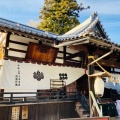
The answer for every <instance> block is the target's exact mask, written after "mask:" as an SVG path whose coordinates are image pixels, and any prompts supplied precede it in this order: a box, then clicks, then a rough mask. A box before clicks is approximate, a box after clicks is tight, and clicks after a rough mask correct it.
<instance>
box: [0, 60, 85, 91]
mask: <svg viewBox="0 0 120 120" xmlns="http://www.w3.org/2000/svg"><path fill="white" fill-rule="evenodd" d="M38 71H39V72H40V74H41V73H42V76H43V77H42V78H41V80H40V81H38V80H37V79H35V78H34V74H36V73H37V72H38ZM59 73H66V74H67V77H68V79H67V80H65V81H66V85H67V84H70V83H72V82H74V81H75V80H77V79H78V78H79V77H81V76H82V75H84V69H82V68H74V67H64V66H49V65H43V64H32V63H24V62H23V63H19V62H15V61H11V60H4V62H3V68H2V72H1V74H2V75H1V76H2V77H1V82H0V83H1V85H0V88H1V89H4V91H5V92H36V91H37V89H39V90H40V89H50V79H59Z"/></svg>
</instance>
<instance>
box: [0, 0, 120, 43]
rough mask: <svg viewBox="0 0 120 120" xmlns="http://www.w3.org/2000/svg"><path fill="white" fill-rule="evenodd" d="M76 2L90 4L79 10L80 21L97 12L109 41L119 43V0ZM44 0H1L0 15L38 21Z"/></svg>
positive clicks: (78, 0) (21, 20)
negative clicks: (88, 7) (87, 8)
mask: <svg viewBox="0 0 120 120" xmlns="http://www.w3.org/2000/svg"><path fill="white" fill-rule="evenodd" d="M77 2H78V4H79V3H83V6H85V7H86V6H88V5H89V6H90V7H91V8H90V9H89V10H85V11H82V12H80V18H79V20H80V22H83V21H84V20H85V19H87V18H88V17H89V16H90V15H91V14H92V13H93V12H97V13H98V15H99V20H100V21H101V23H102V25H103V28H104V29H105V32H106V33H107V35H108V36H109V38H110V39H111V41H113V42H115V43H118V44H120V7H119V6H120V0H77ZM43 5H44V0H1V1H0V17H1V18H5V19H8V20H12V21H15V22H18V23H22V24H28V21H30V20H33V21H36V22H37V21H38V16H39V15H40V9H41V8H42V6H43Z"/></svg>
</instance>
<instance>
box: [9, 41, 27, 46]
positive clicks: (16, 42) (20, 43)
mask: <svg viewBox="0 0 120 120" xmlns="http://www.w3.org/2000/svg"><path fill="white" fill-rule="evenodd" d="M9 42H10V43H14V44H19V45H24V46H28V44H27V43H22V42H18V41H13V40H9Z"/></svg>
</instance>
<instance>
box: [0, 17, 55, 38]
mask: <svg viewBox="0 0 120 120" xmlns="http://www.w3.org/2000/svg"><path fill="white" fill-rule="evenodd" d="M0 27H3V28H8V29H12V30H15V31H20V32H25V33H28V34H32V35H37V36H40V37H41V36H43V37H48V38H53V39H55V38H56V37H57V35H55V34H53V33H49V32H46V31H43V30H39V29H37V28H34V27H30V26H27V25H23V24H20V23H17V22H13V21H10V20H6V19H3V18H0Z"/></svg>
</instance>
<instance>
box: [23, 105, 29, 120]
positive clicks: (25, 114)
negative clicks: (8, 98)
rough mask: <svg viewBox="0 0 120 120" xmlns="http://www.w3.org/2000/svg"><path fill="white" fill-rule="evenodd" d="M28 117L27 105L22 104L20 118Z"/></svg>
mask: <svg viewBox="0 0 120 120" xmlns="http://www.w3.org/2000/svg"><path fill="white" fill-rule="evenodd" d="M24 119H28V106H22V120H24Z"/></svg>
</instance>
